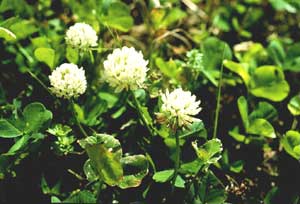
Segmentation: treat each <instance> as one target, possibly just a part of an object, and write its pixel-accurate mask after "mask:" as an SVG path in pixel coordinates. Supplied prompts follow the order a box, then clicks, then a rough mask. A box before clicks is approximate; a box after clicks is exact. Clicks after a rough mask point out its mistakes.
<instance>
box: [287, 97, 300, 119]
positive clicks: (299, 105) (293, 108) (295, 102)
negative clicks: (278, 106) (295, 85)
mask: <svg viewBox="0 0 300 204" xmlns="http://www.w3.org/2000/svg"><path fill="white" fill-rule="evenodd" d="M288 109H289V111H290V112H291V114H292V115H294V116H297V115H300V95H297V96H294V97H293V98H292V99H291V100H290V102H289V104H288Z"/></svg>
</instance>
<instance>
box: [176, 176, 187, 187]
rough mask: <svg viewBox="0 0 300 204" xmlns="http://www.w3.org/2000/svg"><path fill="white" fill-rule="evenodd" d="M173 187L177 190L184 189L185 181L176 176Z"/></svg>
mask: <svg viewBox="0 0 300 204" xmlns="http://www.w3.org/2000/svg"><path fill="white" fill-rule="evenodd" d="M174 186H175V187H177V188H184V187H185V180H183V178H182V177H181V176H180V175H177V177H176V179H175V183H174Z"/></svg>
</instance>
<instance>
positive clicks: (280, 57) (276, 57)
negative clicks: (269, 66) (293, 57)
mask: <svg viewBox="0 0 300 204" xmlns="http://www.w3.org/2000/svg"><path fill="white" fill-rule="evenodd" d="M268 53H269V55H270V57H271V58H272V59H273V61H274V62H275V63H276V65H278V66H282V64H283V63H284V60H285V58H286V54H285V50H284V48H283V46H282V44H281V43H280V41H278V40H273V41H271V43H270V44H269V46H268Z"/></svg>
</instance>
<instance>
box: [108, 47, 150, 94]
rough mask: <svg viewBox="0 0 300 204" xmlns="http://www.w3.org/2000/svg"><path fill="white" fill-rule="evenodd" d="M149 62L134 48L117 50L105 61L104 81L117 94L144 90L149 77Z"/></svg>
mask: <svg viewBox="0 0 300 204" xmlns="http://www.w3.org/2000/svg"><path fill="white" fill-rule="evenodd" d="M147 64H148V61H146V60H144V58H143V54H142V52H138V51H136V50H135V49H134V48H133V47H131V48H129V47H122V48H121V49H120V48H118V49H115V50H114V51H113V53H111V54H109V55H108V57H107V60H105V61H104V71H103V79H104V80H105V81H106V82H108V84H109V85H110V86H111V87H114V88H115V90H116V92H120V91H122V90H123V89H125V90H136V89H138V88H142V87H143V85H144V82H145V81H146V76H147V71H148V68H147Z"/></svg>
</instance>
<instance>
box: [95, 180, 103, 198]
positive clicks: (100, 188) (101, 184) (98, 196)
mask: <svg viewBox="0 0 300 204" xmlns="http://www.w3.org/2000/svg"><path fill="white" fill-rule="evenodd" d="M102 186H103V181H101V180H99V187H98V190H97V199H96V203H97V204H99V203H101V202H100V199H101V190H102Z"/></svg>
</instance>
